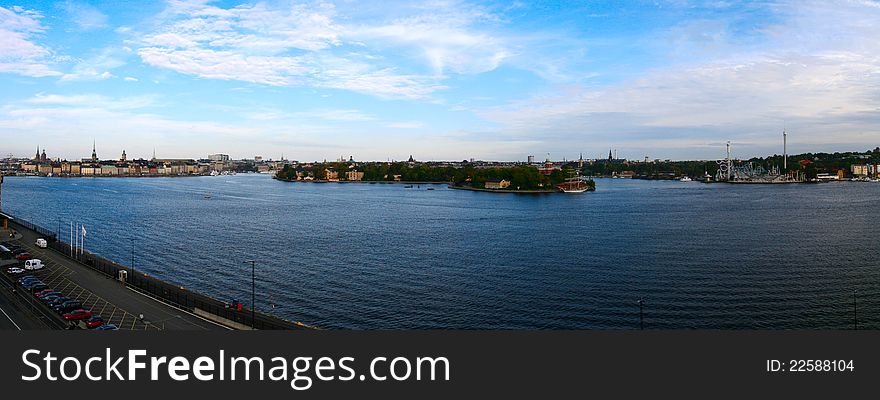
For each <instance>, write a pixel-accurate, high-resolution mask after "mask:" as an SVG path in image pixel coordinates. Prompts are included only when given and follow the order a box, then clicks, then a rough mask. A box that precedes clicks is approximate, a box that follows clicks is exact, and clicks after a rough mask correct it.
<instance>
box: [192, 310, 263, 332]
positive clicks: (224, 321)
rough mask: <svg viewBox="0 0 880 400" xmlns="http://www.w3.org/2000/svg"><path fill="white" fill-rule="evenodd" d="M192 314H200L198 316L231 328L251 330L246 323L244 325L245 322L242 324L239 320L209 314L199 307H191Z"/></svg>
mask: <svg viewBox="0 0 880 400" xmlns="http://www.w3.org/2000/svg"><path fill="white" fill-rule="evenodd" d="M193 314H195V315H198V316H200V317H202V318H204V319H207V320H210V321H214V322H216V323H218V324H220V325H225V326H228V327H230V328H233V329H238V330H242V331H249V330H252V329H251V327H250V326H247V325H245V324H242V323H239V322H235V321H232V320H228V319H226V318H223V317H221V316H217V315H214V314H211V313H209V312H207V311H205V310H202V309H200V308H193Z"/></svg>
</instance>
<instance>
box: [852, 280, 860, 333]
mask: <svg viewBox="0 0 880 400" xmlns="http://www.w3.org/2000/svg"><path fill="white" fill-rule="evenodd" d="M856 310H858V308H857V307H856V291H855V290H853V330H859V318H858V314H856Z"/></svg>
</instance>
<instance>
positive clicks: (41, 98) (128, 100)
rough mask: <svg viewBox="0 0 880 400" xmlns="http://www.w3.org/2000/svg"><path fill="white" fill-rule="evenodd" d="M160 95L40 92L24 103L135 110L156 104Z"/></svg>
mask: <svg viewBox="0 0 880 400" xmlns="http://www.w3.org/2000/svg"><path fill="white" fill-rule="evenodd" d="M157 100H158V96H156V95H145V96H129V97H108V96H104V95H100V94H78V95H60V94H44V93H38V94H37V95H36V96H34V97H31V98H29V99H25V100H23V101H22V103H24V104H34V105H40V106H52V107H86V108H102V109H108V110H133V109H138V108H146V107H151V106H153V105H155V104H156V101H157Z"/></svg>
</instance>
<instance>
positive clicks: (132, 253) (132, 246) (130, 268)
mask: <svg viewBox="0 0 880 400" xmlns="http://www.w3.org/2000/svg"><path fill="white" fill-rule="evenodd" d="M128 240H130V241H131V264H130V265H129V267H128V274H129V275H131V276H129V277H128V278H127V279H126V280H125V282H126V283H128V279H131V278H132V277H134V238H128Z"/></svg>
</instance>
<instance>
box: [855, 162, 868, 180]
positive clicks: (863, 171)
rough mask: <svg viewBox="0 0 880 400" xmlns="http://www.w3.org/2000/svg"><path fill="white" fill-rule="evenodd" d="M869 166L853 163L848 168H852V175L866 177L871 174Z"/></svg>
mask: <svg viewBox="0 0 880 400" xmlns="http://www.w3.org/2000/svg"><path fill="white" fill-rule="evenodd" d="M870 167H871V166H870V165H864V164H853V165H852V166H851V167H850V168H851V169H852V174H853V176H857V177H866V176H868V175H870V174H871V168H870Z"/></svg>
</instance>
